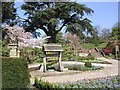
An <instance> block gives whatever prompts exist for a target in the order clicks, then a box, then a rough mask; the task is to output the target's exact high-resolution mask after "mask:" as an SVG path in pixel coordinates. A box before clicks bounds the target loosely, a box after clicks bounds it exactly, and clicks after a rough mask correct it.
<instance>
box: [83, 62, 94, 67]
mask: <svg viewBox="0 0 120 90" xmlns="http://www.w3.org/2000/svg"><path fill="white" fill-rule="evenodd" d="M84 65H85V67H92V64H91V62H85V64H84Z"/></svg>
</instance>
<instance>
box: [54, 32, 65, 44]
mask: <svg viewBox="0 0 120 90" xmlns="http://www.w3.org/2000/svg"><path fill="white" fill-rule="evenodd" d="M56 43H60V44H64V43H65V40H64V38H63V33H62V32H59V33H58V34H57V37H56Z"/></svg>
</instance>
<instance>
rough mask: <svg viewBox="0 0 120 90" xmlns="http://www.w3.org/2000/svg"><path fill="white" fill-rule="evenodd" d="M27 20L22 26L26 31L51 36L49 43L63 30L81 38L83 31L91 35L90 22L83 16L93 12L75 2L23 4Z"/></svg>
mask: <svg viewBox="0 0 120 90" xmlns="http://www.w3.org/2000/svg"><path fill="white" fill-rule="evenodd" d="M22 9H23V10H25V11H26V12H25V15H27V16H28V17H27V19H26V20H25V22H24V24H23V26H24V27H25V29H26V31H29V32H33V31H34V30H36V29H42V30H43V31H44V32H45V33H46V35H47V36H51V38H50V39H49V42H56V36H57V34H58V33H59V32H60V31H61V30H62V29H63V28H64V29H65V30H66V32H72V33H73V34H76V35H78V36H83V31H87V32H88V33H91V31H92V30H93V29H92V25H91V21H90V20H89V19H87V18H85V17H84V16H85V14H87V15H88V14H92V13H93V10H92V9H90V8H88V7H86V6H85V5H83V4H78V3H76V2H25V4H23V5H22Z"/></svg>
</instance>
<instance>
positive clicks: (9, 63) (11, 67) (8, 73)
mask: <svg viewBox="0 0 120 90" xmlns="http://www.w3.org/2000/svg"><path fill="white" fill-rule="evenodd" d="M29 76H30V75H29V71H28V65H27V61H26V60H25V59H23V58H10V57H2V89H3V90H6V89H10V88H14V89H15V90H17V89H19V90H20V89H21V88H24V89H27V88H28V86H29V83H30V80H29Z"/></svg>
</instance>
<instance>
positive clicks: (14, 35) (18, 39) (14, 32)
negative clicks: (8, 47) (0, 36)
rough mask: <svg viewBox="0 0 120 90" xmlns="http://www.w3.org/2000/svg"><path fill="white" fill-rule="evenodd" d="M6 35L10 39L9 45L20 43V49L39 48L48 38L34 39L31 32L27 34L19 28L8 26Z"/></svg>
mask: <svg viewBox="0 0 120 90" xmlns="http://www.w3.org/2000/svg"><path fill="white" fill-rule="evenodd" d="M6 34H7V37H8V38H9V43H18V45H19V48H22V47H39V46H41V45H42V44H43V42H44V40H45V39H46V38H48V37H46V38H37V39H36V38H33V37H32V34H31V33H30V32H25V30H24V29H23V28H22V27H19V26H16V25H14V26H6Z"/></svg>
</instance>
